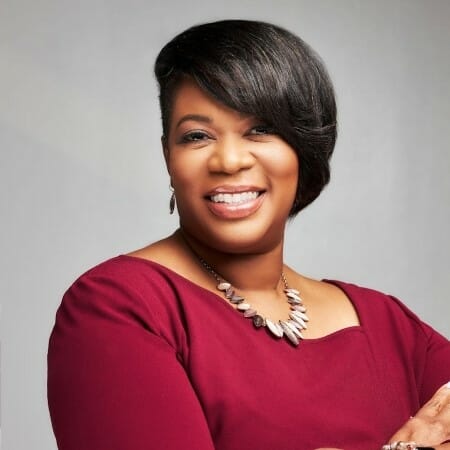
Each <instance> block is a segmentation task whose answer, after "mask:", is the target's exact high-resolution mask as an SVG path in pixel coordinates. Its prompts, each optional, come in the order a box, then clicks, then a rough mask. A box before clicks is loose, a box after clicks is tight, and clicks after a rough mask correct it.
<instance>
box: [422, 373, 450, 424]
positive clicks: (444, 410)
mask: <svg viewBox="0 0 450 450" xmlns="http://www.w3.org/2000/svg"><path fill="white" fill-rule="evenodd" d="M441 414H446V415H449V416H450V382H449V383H447V384H445V385H444V386H442V387H441V388H440V389H438V390H437V391H436V393H435V394H434V395H433V397H431V399H430V400H429V401H428V402H427V403H425V405H424V406H423V407H422V408H421V409H420V410H419V411H418V412H417V414H416V416H415V417H419V418H433V417H436V416H438V415H441Z"/></svg>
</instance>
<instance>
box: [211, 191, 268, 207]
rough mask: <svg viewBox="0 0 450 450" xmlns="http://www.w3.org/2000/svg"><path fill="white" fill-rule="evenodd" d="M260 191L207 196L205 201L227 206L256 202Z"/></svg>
mask: <svg viewBox="0 0 450 450" xmlns="http://www.w3.org/2000/svg"><path fill="white" fill-rule="evenodd" d="M261 194H262V191H246V192H234V193H231V192H230V193H218V194H214V195H209V196H207V199H208V200H209V201H211V202H213V203H226V204H227V205H239V204H241V203H247V202H250V201H253V200H256V199H257V198H258V197H259V196H260V195H261Z"/></svg>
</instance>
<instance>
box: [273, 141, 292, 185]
mask: <svg viewBox="0 0 450 450" xmlns="http://www.w3.org/2000/svg"><path fill="white" fill-rule="evenodd" d="M268 164H269V166H270V167H271V172H272V174H273V175H274V176H275V177H276V178H279V179H282V180H284V181H286V183H292V182H293V181H295V182H297V179H298V170H299V165H298V158H297V155H296V154H295V152H294V150H292V149H291V148H290V147H289V148H282V149H280V150H279V151H275V152H273V154H272V155H271V158H270V161H268ZM295 187H296V186H295Z"/></svg>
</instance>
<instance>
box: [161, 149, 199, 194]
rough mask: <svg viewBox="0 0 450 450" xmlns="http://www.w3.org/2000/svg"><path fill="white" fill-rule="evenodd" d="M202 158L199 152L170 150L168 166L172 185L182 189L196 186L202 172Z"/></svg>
mask: <svg viewBox="0 0 450 450" xmlns="http://www.w3.org/2000/svg"><path fill="white" fill-rule="evenodd" d="M203 159H204V158H202V155H201V152H198V153H194V152H172V153H171V155H170V157H169V167H170V176H171V179H172V185H173V187H174V188H175V189H178V190H184V189H188V188H192V187H193V186H197V185H198V184H199V183H198V182H199V180H201V179H202V176H203V173H204V167H205V163H204V161H203Z"/></svg>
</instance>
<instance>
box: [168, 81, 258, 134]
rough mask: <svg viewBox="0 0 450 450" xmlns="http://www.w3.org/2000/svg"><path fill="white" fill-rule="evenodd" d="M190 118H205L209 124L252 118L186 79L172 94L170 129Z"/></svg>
mask: <svg viewBox="0 0 450 450" xmlns="http://www.w3.org/2000/svg"><path fill="white" fill-rule="evenodd" d="M188 116H191V117H192V118H195V116H198V117H200V116H202V117H207V118H209V120H210V121H211V122H214V121H215V120H219V119H220V120H224V119H229V120H233V121H238V122H242V121H247V120H250V119H251V118H252V117H251V116H249V115H248V114H244V113H241V112H239V111H236V110H234V109H231V108H229V107H228V106H226V105H224V104H223V103H221V102H219V101H218V100H216V99H215V98H214V97H213V96H211V95H210V94H209V93H207V92H205V91H204V90H203V89H201V88H200V86H199V85H198V84H197V83H196V82H195V81H194V80H192V79H190V78H186V79H184V80H182V81H181V82H180V84H179V85H178V87H177V89H176V90H175V92H174V95H173V99H172V108H171V114H170V124H171V128H173V127H176V126H177V125H178V123H179V122H180V121H181V120H183V118H185V117H188Z"/></svg>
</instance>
